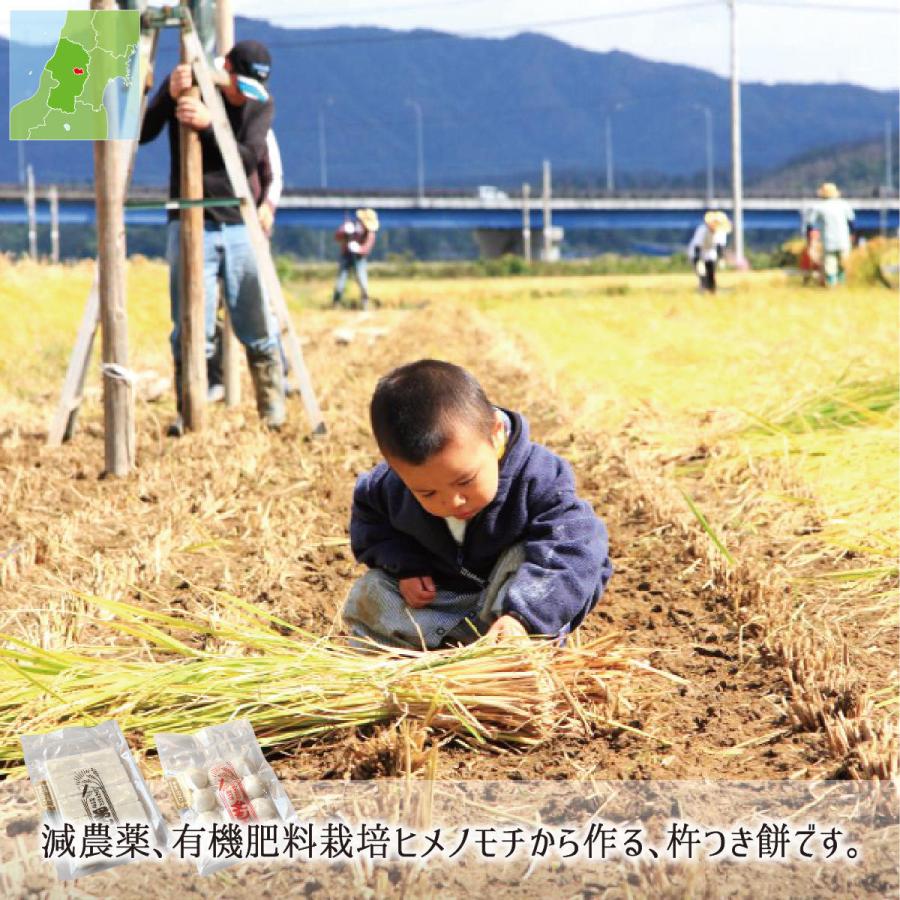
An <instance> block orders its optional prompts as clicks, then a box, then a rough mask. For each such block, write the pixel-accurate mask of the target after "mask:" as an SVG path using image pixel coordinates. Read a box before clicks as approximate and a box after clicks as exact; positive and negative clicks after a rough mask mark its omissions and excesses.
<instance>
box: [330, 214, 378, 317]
mask: <svg viewBox="0 0 900 900" xmlns="http://www.w3.org/2000/svg"><path fill="white" fill-rule="evenodd" d="M377 232H378V213H376V212H375V210H374V209H358V210H357V211H356V219H355V220H352V219H350V218H347V219H345V220H344V224H343V225H341V226H340V228H338V229H337V231H335V233H334V239H335V240H336V241H337V242H338V244H340V247H341V258H340V261H339V262H338V277H337V281H336V282H335V284H334V294H333V296H332V298H331V304H332V306H335V307H337V306H340V305H341V302H342V298H343V296H344V288H345V287H346V285H347V276H348V275H349V274H350V272H351V270H352V271H353V274H354V276H355V277H356V282H357V284H359V292H360V301H359V306H360V309H366V308H368V306H369V278H368V274H367V272H366V257H367V256H368V255H369V254H370V253H371V252H372V248H373V247H374V246H375V235H376V233H377Z"/></svg>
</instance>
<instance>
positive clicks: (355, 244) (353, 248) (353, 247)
mask: <svg viewBox="0 0 900 900" xmlns="http://www.w3.org/2000/svg"><path fill="white" fill-rule="evenodd" d="M347 249H348V250H349V251H350V252H351V253H359V251H360V250H361V249H362V248H361V247H360V246H359V241H350V243H349V244H347Z"/></svg>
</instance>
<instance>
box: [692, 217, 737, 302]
mask: <svg viewBox="0 0 900 900" xmlns="http://www.w3.org/2000/svg"><path fill="white" fill-rule="evenodd" d="M730 231H731V222H729V221H728V216H726V215H725V213H723V212H721V211H720V210H710V211H709V212H708V213H707V214H706V215H705V216H704V217H703V221H702V222H701V223H700V224H699V225H698V226H697V229H696V231H695V232H694V236H693V237H692V238H691V242H690V243H689V244H688V258H689V259H690V260H691V261H692V262H693V264H694V270H695V271H696V273H697V277H698V278H699V279H700V291H701V293H702V292H703V291H709V293H711V294H714V293H715V292H716V267H717V266H718V265H719V263H721V262H722V260H723V258H724V256H725V244H726V243H727V242H728V234H729V232H730Z"/></svg>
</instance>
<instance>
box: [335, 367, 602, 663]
mask: <svg viewBox="0 0 900 900" xmlns="http://www.w3.org/2000/svg"><path fill="white" fill-rule="evenodd" d="M369 411H370V416H371V422H372V430H373V432H374V433H375V440H376V442H377V443H378V448H379V450H380V451H381V453H382V455H383V456H384V460H385V461H384V462H383V463H381V464H380V465H378V466H376V467H375V468H374V469H372V470H371V471H370V472H366V473H364V474H363V475H361V476H360V477H359V479H358V481H357V482H356V490H355V492H354V495H353V510H352V512H351V516H350V544H351V547H352V549H353V553H354V555H355V556H356V559H357V560H358V561H359V562H361V563H365V565H367V566H368V567H369V571H368V573H367V574H365V575H364V576H363V577H362V578H360V579H359V581H357V582H356V584H355V585H354V586H353V588H352V589H351V591H350V595H349V596H348V598H347V601H346V603H345V605H344V609H343V617H344V622H345V624H346V625H347V627H348V628H349V630H350V632H351V634H352V635H353V636H354V637H356V638H358V639H365V638H371V639H374V640H376V641H378V642H379V643H381V644H386V645H390V646H400V647H412V648H415V649H423V644H424V645H425V647H427V648H428V649H433V648H436V647H440V646H443V645H447V644H458V643H461V644H468V643H471V642H472V641H473V640H475V639H476V638H477V637H478V636H479V635H481V634H488V635H490V636H491V637H492V638H493V639H499V638H504V637H515V636H519V635H526V634H533V635H545V636H548V637H553V638H557V639H560V638H563V637H565V635H567V634H568V633H569V632H570V631H571V630H572V629H574V628H577V627H578V626H579V625H580V624H581V623H582V621H583V620H584V617H585V616H586V615H587V614H588V613H589V612H590V611H591V610H592V609H593V608H594V606H595V605H596V603H597V601H598V600H599V599H600V595H601V594H602V593H603V590H604V588H605V587H606V583H607V581H608V580H609V577H610V575H611V574H612V564H611V563H610V561H609V556H608V541H607V535H606V528H605V527H604V525H603V523H602V522H601V521H600V519H598V518H597V516H596V514H595V513H594V510H593V509H592V507H591V505H590V503H588V502H587V501H585V500H582V499H580V498H579V497H578V494H577V493H576V491H575V479H574V477H573V474H572V467H571V466H570V465H569V464H568V463H567V462H565V461H564V460H563V459H561V458H560V457H558V456H557V455H556V454H555V453H552V452H551V451H550V450H548V449H547V448H546V447H542V446H541V445H540V444H535V443H534V442H533V441H532V440H531V437H530V436H529V433H528V422H527V421H526V420H525V418H524V417H523V416H522V415H520V414H519V413H516V412H512V411H509V410H505V409H501V408H500V407H497V406H493V405H492V404H491V403H490V401H489V400H488V399H487V397H486V396H485V393H484V391H483V390H482V388H481V385H480V384H479V383H478V382H477V381H476V380H475V379H474V378H473V377H472V375H470V374H469V373H468V372H467V371H465V369H461V368H460V367H459V366H455V365H452V364H451V363H448V362H440V361H438V360H434V359H422V360H419V361H418V362H414V363H409V364H408V365H405V366H401V367H400V368H399V369H394V370H393V371H392V372H390V373H389V374H387V375H385V376H384V377H383V378H382V379H381V380H380V381H379V382H378V385H377V387H376V388H375V393H374V395H373V397H372V401H371V404H370V410H369Z"/></svg>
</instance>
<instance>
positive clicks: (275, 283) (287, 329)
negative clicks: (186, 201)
mask: <svg viewBox="0 0 900 900" xmlns="http://www.w3.org/2000/svg"><path fill="white" fill-rule="evenodd" d="M188 43H189V45H190V46H191V47H192V50H193V57H192V59H193V60H194V75H195V77H196V78H197V80H198V81H199V82H200V90H201V93H202V95H203V101H204V103H206V105H207V107H208V108H209V111H210V112H211V113H212V127H213V131H214V132H215V135H216V141H217V142H218V145H219V152H220V153H221V154H222V159H223V161H224V162H225V169H226V170H227V172H228V179H229V181H230V182H231V187H232V190H233V191H234V193H235V196H236V197H238V198H240V200H241V216H242V217H243V220H244V224H245V225H246V226H247V234H248V236H249V238H250V243H251V245H252V247H253V255H254V256H255V257H256V263H257V265H258V266H259V274H260V278H261V279H262V283H263V287H264V289H265V291H266V295H267V297H268V300H269V303H271V304H272V311H273V312H274V313H275V315H276V317H277V318H278V320H279V322H280V323H281V340H282V345H283V347H284V351H285V353H286V354H287V356H288V359H289V360H290V361H291V367H292V369H293V371H294V378H295V379H296V381H297V386H298V387H299V388H300V397H301V399H302V400H303V405H304V406H305V407H306V412H307V414H308V415H309V420H310V424H311V425H312V428H313V434H325V432H326V427H325V420H324V419H323V418H322V410H321V409H320V408H319V403H318V401H317V400H316V394H315V391H314V390H313V386H312V379H311V378H310V377H309V371H308V370H307V368H306V363H305V362H304V360H303V353H302V352H301V350H300V341H299V340H298V338H297V331H296V329H295V328H294V323H293V322H292V321H291V317H290V313H289V312H288V308H287V303H286V301H285V299H284V294H283V293H282V290H281V282H280V281H279V280H278V272H277V271H276V269H275V263H274V262H273V261H272V254H271V248H270V247H269V242H268V240H267V239H266V236H265V235H264V234H263V230H262V226H261V225H260V224H259V219H258V218H257V215H256V206H255V205H254V203H253V199H252V197H251V196H250V187H249V185H248V182H247V174H246V172H244V166H243V163H242V162H241V156H240V153H239V152H238V148H237V143H236V142H235V139H234V133H233V132H232V130H231V124H230V122H229V121H228V114H227V112H226V111H225V103H224V101H223V100H222V98H221V96H220V95H219V92H218V90H217V89H216V86H215V84H214V83H213V79H212V76H211V75H210V72H209V70H208V69H207V67H206V62H205V60H204V59H203V55H202V48H201V47H200V42H199V41H198V40H197V39H196V35H188Z"/></svg>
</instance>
